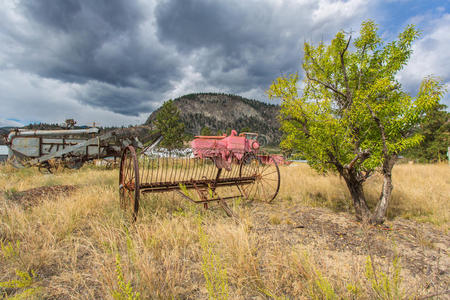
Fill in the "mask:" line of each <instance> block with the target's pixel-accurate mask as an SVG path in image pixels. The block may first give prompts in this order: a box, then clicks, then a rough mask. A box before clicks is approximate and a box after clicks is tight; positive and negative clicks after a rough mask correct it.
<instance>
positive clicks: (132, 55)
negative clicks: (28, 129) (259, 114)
mask: <svg viewBox="0 0 450 300" xmlns="http://www.w3.org/2000/svg"><path fill="white" fill-rule="evenodd" d="M367 19H373V20H374V21H375V22H376V23H377V24H379V28H380V32H381V34H382V37H383V39H385V40H387V41H389V40H392V39H394V38H395V37H396V36H397V34H398V33H399V32H400V31H401V30H402V29H403V28H404V27H405V26H406V25H407V24H411V23H412V24H416V25H417V26H418V28H419V29H420V30H421V31H422V34H421V37H420V39H419V40H418V41H416V42H415V44H414V46H413V49H414V54H413V56H412V57H411V59H410V62H409V64H408V66H407V67H406V68H405V69H404V70H403V71H402V72H401V73H400V74H399V76H398V78H399V80H400V82H401V83H402V84H403V85H404V87H405V89H407V90H408V91H409V92H410V93H411V94H412V95H415V93H416V92H417V89H418V87H419V84H420V81H421V80H422V78H423V77H425V76H427V75H434V76H439V77H440V78H441V79H442V80H443V81H444V82H445V83H446V85H447V88H448V87H450V50H449V48H450V34H449V32H450V1H448V0H447V1H442V0H441V1H435V0H427V1H421V0H398V1H394V0H387V1H363V0H347V1H344V0H342V1H334V0H296V1H294V0H286V1H283V0H259V1H256V0H227V1H219V0H216V1H212V0H161V1H151V0H147V1H144V0H140V1H139V0H123V1H119V0H84V1H83V0H1V1H0V104H1V105H0V127H2V126H21V125H26V124H28V123H30V122H51V123H61V122H63V121H64V120H65V119H67V118H74V119H76V120H78V122H79V123H80V124H92V122H96V123H97V124H100V125H103V126H109V125H128V124H138V123H142V122H143V121H144V120H145V119H146V118H147V116H148V115H149V113H151V112H152V111H153V110H154V109H155V108H157V107H158V106H159V105H161V103H162V102H164V101H165V100H167V99H170V98H175V97H178V96H182V95H184V94H187V93H195V92H224V93H232V94H238V95H241V96H244V97H249V98H254V99H257V100H261V101H268V100H267V97H266V96H265V94H264V91H265V90H267V88H268V87H269V85H270V83H271V81H272V80H274V79H275V78H276V77H277V76H280V75H283V74H289V73H293V72H296V71H300V72H301V67H300V66H301V58H302V46H303V43H304V42H305V41H308V42H312V43H318V42H319V41H325V42H326V41H329V40H330V39H331V38H332V37H333V36H334V35H335V34H336V32H337V31H339V30H341V29H343V30H346V31H347V32H354V33H355V34H357V31H358V29H359V26H360V24H361V22H362V21H363V20H367ZM444 101H445V103H446V104H447V105H450V101H449V96H448V94H447V96H446V97H445V100H444Z"/></svg>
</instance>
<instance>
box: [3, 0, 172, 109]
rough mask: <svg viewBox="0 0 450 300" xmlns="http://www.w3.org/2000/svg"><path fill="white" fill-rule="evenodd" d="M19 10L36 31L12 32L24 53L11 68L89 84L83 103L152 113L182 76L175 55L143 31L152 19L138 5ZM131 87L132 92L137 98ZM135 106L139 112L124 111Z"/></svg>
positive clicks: (61, 4)
mask: <svg viewBox="0 0 450 300" xmlns="http://www.w3.org/2000/svg"><path fill="white" fill-rule="evenodd" d="M20 5H21V6H20V10H19V11H20V12H21V13H22V14H23V16H24V17H25V18H26V20H27V22H28V23H29V25H30V26H29V29H30V30H32V31H33V32H32V34H29V35H28V34H23V33H20V32H18V31H15V30H16V29H15V28H11V27H10V28H9V30H10V31H9V36H10V37H13V39H14V42H15V43H16V44H17V45H18V47H21V48H22V50H23V51H17V52H16V53H14V54H13V55H11V57H10V58H13V60H12V61H11V62H10V63H12V64H13V65H14V67H16V68H19V69H21V70H25V71H28V72H31V73H36V74H39V75H40V76H43V77H47V78H53V79H57V80H60V81H63V82H73V83H79V84H86V87H87V88H86V90H85V91H84V95H85V96H84V97H82V98H80V99H79V100H80V101H83V102H86V103H88V104H90V105H94V106H100V107H107V108H109V109H111V110H112V111H114V112H119V113H125V114H136V113H138V112H139V109H142V108H147V109H146V111H151V110H149V109H148V107H149V106H150V105H142V103H143V102H148V101H152V100H155V101H161V100H162V99H161V96H162V94H163V93H164V92H165V91H166V90H167V89H170V88H171V84H170V80H175V79H177V78H179V76H180V70H179V65H180V63H179V61H178V58H177V57H176V55H173V54H172V53H171V51H170V48H168V47H165V48H162V47H161V46H160V45H159V43H158V41H157V40H156V39H155V38H154V37H153V36H151V34H150V35H149V36H146V32H145V31H143V30H142V28H141V26H142V25H143V24H145V22H146V21H148V18H151V17H152V16H151V15H150V16H148V15H145V14H144V9H143V7H141V6H140V5H138V4H137V3H135V2H132V1H110V0H107V1H106V0H105V1H74V0H70V1H22V2H20ZM91 82H99V83H106V84H109V85H112V86H116V87H121V88H125V89H120V88H117V89H115V91H114V93H112V92H111V91H110V89H107V88H106V89H92V85H93V84H92V83H91ZM126 88H133V89H134V90H133V93H130V92H129V90H127V89H126ZM149 91H151V92H149ZM130 97H133V98H132V99H131V98H130ZM137 99H138V100H137ZM136 102H138V103H136ZM131 104H133V107H134V111H133V109H130V108H124V105H131ZM136 104H138V105H136Z"/></svg>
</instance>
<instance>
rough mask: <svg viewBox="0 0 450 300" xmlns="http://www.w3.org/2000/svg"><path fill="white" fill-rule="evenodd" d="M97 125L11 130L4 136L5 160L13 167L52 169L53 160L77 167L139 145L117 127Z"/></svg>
mask: <svg viewBox="0 0 450 300" xmlns="http://www.w3.org/2000/svg"><path fill="white" fill-rule="evenodd" d="M99 133H100V129H99V128H95V127H94V128H86V129H61V130H27V129H17V130H14V131H11V132H10V133H9V135H8V136H7V137H6V144H7V146H8V148H9V154H8V161H9V162H10V163H11V164H12V165H14V166H15V167H18V168H21V167H26V166H38V167H39V168H40V169H42V168H43V169H45V170H48V171H51V169H52V168H53V167H54V166H55V164H51V163H50V162H52V161H55V162H56V163H57V164H58V165H63V166H65V167H68V168H75V169H76V168H80V167H81V166H82V165H83V163H84V162H86V161H88V160H92V159H96V158H105V157H119V156H120V154H121V152H122V149H123V148H124V147H126V146H128V145H131V144H133V145H135V146H141V145H140V143H139V141H138V140H137V139H136V138H129V137H127V136H126V135H124V134H121V132H120V131H110V132H107V133H104V134H99Z"/></svg>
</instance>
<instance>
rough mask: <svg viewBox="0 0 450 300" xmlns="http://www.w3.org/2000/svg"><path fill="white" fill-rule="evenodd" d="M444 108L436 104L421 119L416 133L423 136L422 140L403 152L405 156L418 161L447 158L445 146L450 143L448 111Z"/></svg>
mask: <svg viewBox="0 0 450 300" xmlns="http://www.w3.org/2000/svg"><path fill="white" fill-rule="evenodd" d="M446 108H447V106H446V105H444V104H440V105H437V106H435V107H434V109H433V110H432V111H430V112H428V113H427V114H426V115H425V117H424V118H423V119H422V120H421V122H420V124H419V126H418V128H417V130H416V133H418V134H419V135H422V136H423V141H422V143H420V144H419V145H417V146H415V147H413V148H411V149H409V150H406V151H405V152H404V153H403V154H404V155H405V156H406V157H407V158H409V159H414V160H418V161H419V162H437V161H441V160H445V159H446V158H447V147H448V146H449V145H450V113H449V112H447V111H446Z"/></svg>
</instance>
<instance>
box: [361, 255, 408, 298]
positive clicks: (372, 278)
mask: <svg viewBox="0 0 450 300" xmlns="http://www.w3.org/2000/svg"><path fill="white" fill-rule="evenodd" d="M400 271H401V266H400V261H399V258H398V257H395V258H394V260H393V271H392V272H390V273H388V274H386V273H384V272H382V271H381V270H376V269H375V266H374V264H373V261H372V259H371V258H370V257H368V258H367V260H366V273H365V274H366V278H367V279H368V280H369V282H370V285H371V288H372V290H373V291H374V293H375V294H376V297H377V298H378V299H386V300H392V299H403V293H402V291H401V289H400V284H401V279H402V278H401V276H400Z"/></svg>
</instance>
